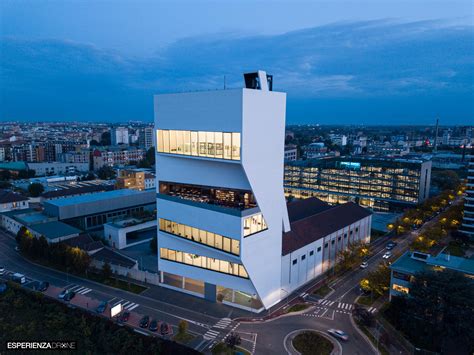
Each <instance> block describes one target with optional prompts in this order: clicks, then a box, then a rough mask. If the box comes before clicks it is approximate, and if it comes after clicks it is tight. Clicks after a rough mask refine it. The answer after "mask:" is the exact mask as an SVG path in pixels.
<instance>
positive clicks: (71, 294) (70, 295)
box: [64, 291, 76, 302]
mask: <svg viewBox="0 0 474 355" xmlns="http://www.w3.org/2000/svg"><path fill="white" fill-rule="evenodd" d="M75 295H76V293H75V292H74V291H69V292H67V293H66V296H64V300H65V301H67V302H69V301H70V300H72V299H73V298H74V296H75Z"/></svg>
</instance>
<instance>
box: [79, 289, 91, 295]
mask: <svg viewBox="0 0 474 355" xmlns="http://www.w3.org/2000/svg"><path fill="white" fill-rule="evenodd" d="M91 291H92V290H91V289H90V288H89V289H87V290H85V291H83V292H81V295H87V294H88V293H89V292H91Z"/></svg>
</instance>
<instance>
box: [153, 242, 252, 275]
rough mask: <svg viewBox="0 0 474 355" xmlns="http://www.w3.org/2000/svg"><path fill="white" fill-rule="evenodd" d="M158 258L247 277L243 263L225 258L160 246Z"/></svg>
mask: <svg viewBox="0 0 474 355" xmlns="http://www.w3.org/2000/svg"><path fill="white" fill-rule="evenodd" d="M160 258H161V259H163V260H169V261H174V262H177V263H181V264H187V265H191V266H195V267H199V268H201V269H207V270H212V271H217V272H221V273H224V274H230V275H234V276H238V277H242V278H245V279H248V278H249V276H248V274H247V271H246V270H245V268H244V266H243V265H241V264H237V263H232V262H229V261H226V260H219V259H214V258H209V257H207V256H201V255H197V254H191V253H186V252H182V251H176V250H172V249H167V248H160Z"/></svg>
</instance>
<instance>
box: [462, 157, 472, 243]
mask: <svg viewBox="0 0 474 355" xmlns="http://www.w3.org/2000/svg"><path fill="white" fill-rule="evenodd" d="M467 174H468V177H467V189H466V196H465V199H464V218H463V221H462V225H461V228H459V230H460V231H461V232H463V233H465V234H466V235H468V236H469V237H470V238H471V239H474V155H471V156H470V159H469V165H468V169H467Z"/></svg>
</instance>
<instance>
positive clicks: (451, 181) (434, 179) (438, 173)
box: [431, 170, 461, 190]
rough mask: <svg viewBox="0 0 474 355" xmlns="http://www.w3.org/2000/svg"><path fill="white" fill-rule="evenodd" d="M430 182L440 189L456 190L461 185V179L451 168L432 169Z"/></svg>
mask: <svg viewBox="0 0 474 355" xmlns="http://www.w3.org/2000/svg"><path fill="white" fill-rule="evenodd" d="M431 184H432V185H434V186H436V187H438V188H439V189H440V190H457V189H458V188H459V186H460V185H461V179H460V178H459V175H458V174H457V173H456V172H455V171H453V170H433V171H432V172H431Z"/></svg>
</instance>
